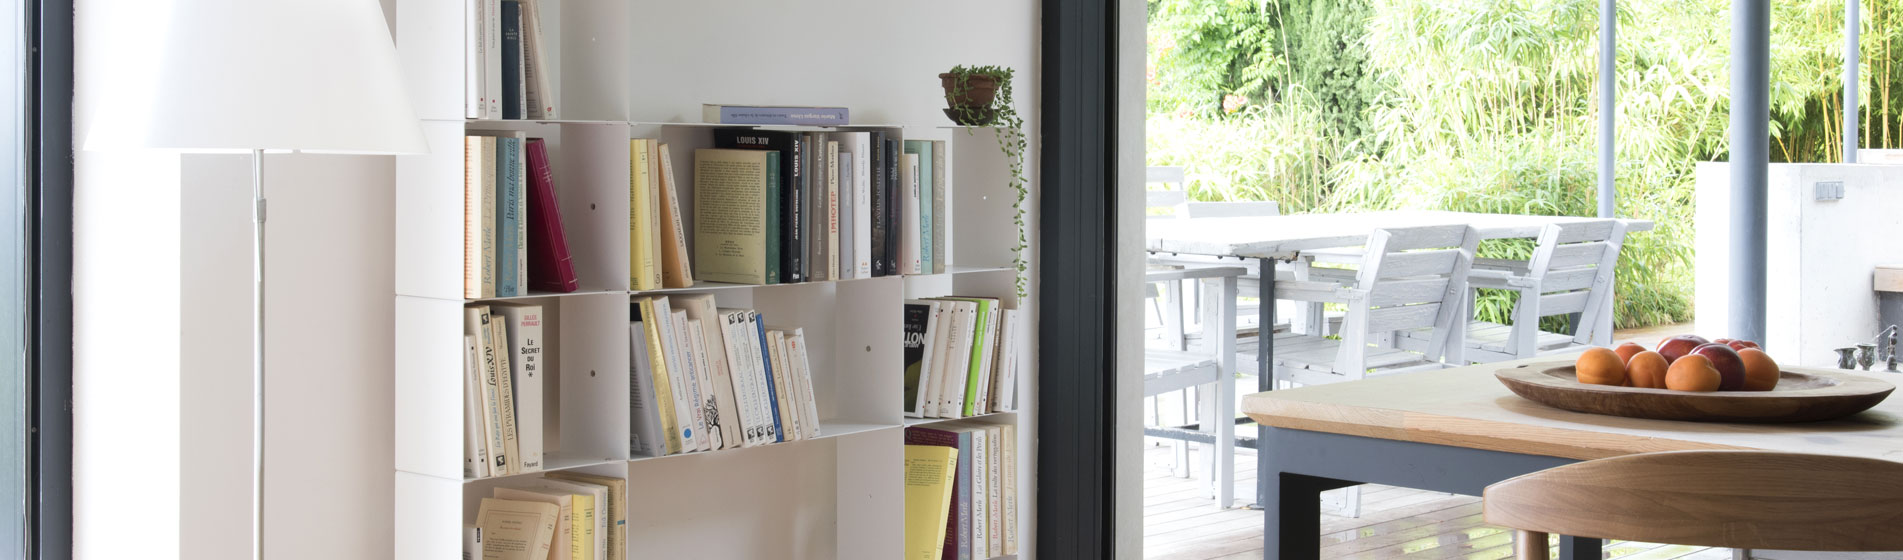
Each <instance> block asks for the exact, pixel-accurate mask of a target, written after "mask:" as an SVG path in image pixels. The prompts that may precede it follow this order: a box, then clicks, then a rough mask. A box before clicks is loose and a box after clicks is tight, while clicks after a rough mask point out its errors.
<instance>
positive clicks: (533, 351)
mask: <svg viewBox="0 0 1903 560" xmlns="http://www.w3.org/2000/svg"><path fill="white" fill-rule="evenodd" d="M492 309H493V310H494V313H495V314H497V315H498V316H500V317H501V318H502V325H503V327H504V328H505V329H506V330H507V331H508V334H509V344H508V353H509V374H510V376H509V379H510V383H511V384H512V385H513V386H514V387H515V432H516V439H517V446H518V447H519V448H520V449H521V452H522V471H523V472H535V471H539V470H542V467H543V463H542V385H543V383H545V382H546V379H545V376H546V374H547V373H548V372H547V371H545V366H544V365H543V357H542V346H543V341H542V306H540V305H495V306H492Z"/></svg>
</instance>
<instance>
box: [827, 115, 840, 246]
mask: <svg viewBox="0 0 1903 560" xmlns="http://www.w3.org/2000/svg"><path fill="white" fill-rule="evenodd" d="M825 208H826V218H825V225H826V263H825V264H826V278H828V279H831V280H838V279H840V278H841V276H840V272H841V271H840V270H839V142H837V141H830V140H829V141H827V142H826V204H825Z"/></svg>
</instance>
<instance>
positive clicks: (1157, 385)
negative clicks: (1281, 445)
mask: <svg viewBox="0 0 1903 560" xmlns="http://www.w3.org/2000/svg"><path fill="white" fill-rule="evenodd" d="M1243 272H1244V270H1243V269H1242V267H1201V268H1186V269H1175V270H1151V271H1149V272H1147V273H1146V274H1145V281H1146V282H1149V283H1161V282H1169V283H1178V284H1180V283H1183V282H1200V283H1202V284H1203V285H1204V286H1205V288H1206V289H1207V291H1208V293H1209V294H1210V295H1212V296H1213V297H1211V298H1207V299H1205V300H1204V304H1205V305H1203V306H1201V309H1202V312H1203V326H1204V328H1205V330H1206V331H1207V333H1208V335H1209V336H1207V337H1205V339H1204V343H1203V344H1202V345H1201V346H1202V347H1201V348H1199V349H1197V350H1194V351H1183V350H1170V349H1158V348H1146V349H1145V350H1144V353H1143V365H1144V373H1143V396H1145V397H1156V396H1159V395H1163V394H1166V393H1177V392H1181V393H1183V394H1185V395H1187V391H1188V390H1190V389H1192V388H1203V389H1202V390H1199V391H1197V395H1198V399H1197V400H1198V401H1199V402H1198V406H1197V407H1196V408H1197V409H1198V421H1197V422H1196V425H1197V427H1198V431H1200V432H1203V433H1205V434H1207V435H1208V436H1210V438H1212V439H1213V445H1209V446H1205V447H1204V453H1203V454H1204V456H1205V457H1206V458H1208V460H1209V463H1210V468H1209V470H1208V471H1207V472H1208V473H1209V477H1210V489H1211V493H1212V494H1213V496H1214V497H1215V498H1216V507H1217V508H1218V509H1226V508H1228V507H1229V506H1230V505H1231V504H1232V503H1233V502H1234V499H1235V427H1236V424H1235V421H1234V419H1235V417H1236V411H1235V386H1236V379H1235V371H1236V351H1235V341H1236V335H1235V332H1236V277H1237V276H1241V275H1242V274H1243ZM1185 416H1186V418H1185V420H1188V418H1187V416H1188V407H1187V406H1186V407H1185ZM1155 423H1157V424H1161V419H1160V417H1159V418H1157V419H1156V422H1155ZM1175 445H1176V449H1177V452H1176V457H1177V461H1178V465H1179V467H1186V466H1187V464H1186V463H1187V446H1186V445H1185V442H1184V441H1182V440H1181V439H1179V440H1177V441H1176V442H1175ZM1178 476H1188V469H1187V468H1180V469H1179V472H1178Z"/></svg>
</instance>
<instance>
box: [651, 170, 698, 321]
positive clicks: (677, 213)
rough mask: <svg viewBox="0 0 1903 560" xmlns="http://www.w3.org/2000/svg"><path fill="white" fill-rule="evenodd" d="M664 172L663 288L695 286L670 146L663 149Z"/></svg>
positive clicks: (662, 173) (661, 182)
mask: <svg viewBox="0 0 1903 560" xmlns="http://www.w3.org/2000/svg"><path fill="white" fill-rule="evenodd" d="M658 153H659V154H660V157H659V158H657V159H658V160H659V161H660V162H661V173H660V175H656V177H659V178H660V181H658V182H657V183H656V184H658V185H660V187H661V197H660V198H661V221H660V224H661V287H664V288H692V287H694V271H693V267H691V266H689V265H688V263H687V230H685V229H682V225H681V196H680V185H679V184H677V183H675V182H674V161H673V158H674V155H673V154H672V153H671V151H670V150H668V149H667V144H661V145H660V148H659V152H658Z"/></svg>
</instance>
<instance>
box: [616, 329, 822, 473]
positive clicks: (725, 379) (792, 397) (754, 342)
mask: <svg viewBox="0 0 1903 560" xmlns="http://www.w3.org/2000/svg"><path fill="white" fill-rule="evenodd" d="M631 311H632V313H631V315H632V321H633V322H632V324H630V325H629V329H628V334H629V337H630V341H631V342H632V343H633V344H632V346H633V348H634V354H633V356H632V359H631V360H630V362H631V371H630V373H629V375H630V379H629V384H628V385H629V399H630V401H631V406H632V408H633V417H632V418H631V421H632V426H631V427H632V430H631V431H630V434H631V436H632V440H633V441H632V444H633V445H632V450H633V452H634V454H635V455H638V456H643V457H658V456H663V455H674V454H679V453H688V452H694V451H713V450H717V449H735V448H740V447H754V446H759V445H766V444H770V443H777V442H783V441H795V440H801V439H809V438H815V437H819V435H820V433H819V409H818V404H817V403H816V401H815V400H814V397H813V372H812V367H811V365H810V362H809V360H808V358H807V352H806V333H805V330H804V329H800V328H793V329H778V328H768V327H767V325H766V319H765V318H764V317H762V316H761V315H760V313H759V312H758V311H754V310H751V309H729V308H717V307H715V305H714V296H713V295H711V294H687V295H676V296H653V297H639V298H635V300H634V304H633V306H632V310H631Z"/></svg>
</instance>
